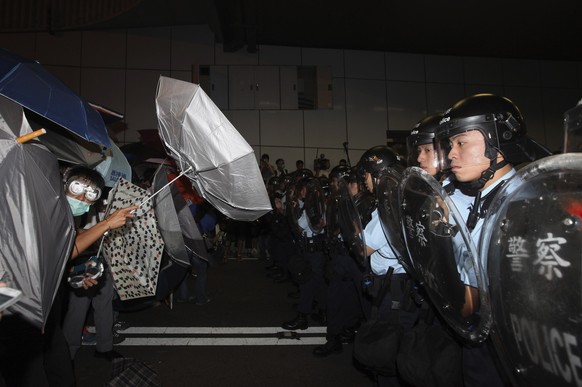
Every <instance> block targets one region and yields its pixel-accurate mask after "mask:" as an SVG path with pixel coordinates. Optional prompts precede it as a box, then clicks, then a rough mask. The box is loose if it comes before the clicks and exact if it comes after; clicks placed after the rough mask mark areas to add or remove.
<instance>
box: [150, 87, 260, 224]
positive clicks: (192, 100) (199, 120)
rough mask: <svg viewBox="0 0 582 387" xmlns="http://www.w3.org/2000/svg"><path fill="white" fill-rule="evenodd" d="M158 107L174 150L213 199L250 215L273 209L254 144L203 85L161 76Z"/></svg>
mask: <svg viewBox="0 0 582 387" xmlns="http://www.w3.org/2000/svg"><path fill="white" fill-rule="evenodd" d="M156 111H157V115H158V124H159V125H158V126H159V128H158V129H159V132H160V137H161V138H162V140H163V142H164V144H165V145H166V148H167V150H168V152H169V154H170V156H172V158H174V159H175V160H176V162H177V164H178V165H179V166H180V169H182V171H186V170H189V171H188V172H187V173H186V175H187V176H188V177H189V178H190V179H191V180H192V181H193V183H194V185H195V187H196V190H197V191H198V192H199V193H200V194H201V195H202V196H203V197H204V198H205V199H206V200H208V202H210V204H212V205H213V206H214V207H215V208H216V209H218V210H219V211H220V212H222V213H223V214H225V215H226V216H228V217H230V218H232V219H237V220H246V221H252V220H255V219H257V218H259V217H261V216H262V215H263V214H265V213H267V212H268V211H270V210H271V203H270V201H269V196H268V194H267V189H266V187H265V184H264V182H263V179H262V177H261V173H260V171H259V166H258V163H257V160H256V158H255V155H254V151H253V148H251V146H250V145H249V144H248V143H247V142H246V141H245V139H244V138H243V137H242V136H241V135H240V133H239V132H238V131H237V130H236V129H235V127H234V126H233V125H232V124H231V123H230V122H229V121H228V119H227V118H226V117H225V116H224V114H222V112H221V111H220V109H218V107H217V106H216V105H215V104H214V103H213V102H212V100H211V99H210V98H209V97H208V96H207V95H206V93H204V91H203V90H202V88H201V87H200V86H199V85H195V84H193V83H189V82H184V81H180V80H176V79H172V78H168V77H163V76H161V77H160V79H159V82H158V90H157V93H156Z"/></svg>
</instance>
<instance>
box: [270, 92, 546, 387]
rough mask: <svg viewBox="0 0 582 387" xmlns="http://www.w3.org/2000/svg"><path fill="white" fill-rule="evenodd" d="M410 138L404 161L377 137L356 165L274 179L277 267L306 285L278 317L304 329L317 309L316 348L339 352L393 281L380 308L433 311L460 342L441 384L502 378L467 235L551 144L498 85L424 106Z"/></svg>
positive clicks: (388, 381)
mask: <svg viewBox="0 0 582 387" xmlns="http://www.w3.org/2000/svg"><path fill="white" fill-rule="evenodd" d="M407 145H408V167H410V168H408V169H406V170H405V168H406V163H405V162H404V160H403V159H402V158H401V156H399V155H398V154H397V153H396V152H394V151H393V150H392V149H391V148H389V147H386V146H376V147H373V148H370V149H369V150H367V151H366V152H364V154H363V155H362V157H361V158H360V161H359V162H358V164H357V165H356V166H353V167H347V166H337V167H335V168H333V169H332V171H331V172H330V174H329V178H321V177H320V178H317V177H314V176H313V175H312V173H311V172H310V171H309V170H306V169H303V170H301V171H297V172H296V173H294V174H292V175H286V176H279V177H273V178H271V179H270V180H269V182H268V192H269V195H270V198H271V201H272V205H273V209H274V210H273V211H272V212H271V213H270V214H268V215H266V217H265V220H266V222H267V223H268V224H269V227H270V238H269V245H268V249H269V252H270V255H271V257H273V259H274V266H275V267H277V268H279V269H280V270H282V272H283V273H286V274H287V273H288V274H289V275H290V276H291V278H292V279H293V281H294V282H295V283H296V284H297V285H298V287H299V294H298V298H299V300H298V304H297V315H296V316H295V318H293V319H291V320H289V321H286V322H284V323H283V324H282V327H283V328H284V329H286V330H293V331H294V330H304V329H306V328H307V327H308V325H309V317H310V316H319V317H320V319H319V321H320V322H321V321H324V322H326V324H327V335H326V339H327V342H326V343H325V344H324V345H322V346H319V347H317V348H315V350H314V352H313V353H314V355H316V356H328V355H330V354H332V353H336V352H340V351H342V348H343V344H345V343H348V342H350V341H353V340H354V335H357V330H358V327H359V326H360V324H361V323H362V322H363V321H366V320H367V319H369V318H370V314H371V310H372V304H373V302H374V297H377V296H378V293H379V289H384V288H383V287H382V284H385V283H388V284H389V291H388V292H387V294H386V297H384V298H383V299H382V302H381V304H380V305H378V307H377V316H378V317H379V319H381V320H391V321H394V317H395V316H396V321H398V322H399V323H400V324H401V325H402V327H403V329H404V330H410V329H411V328H412V327H413V326H414V325H415V324H416V323H417V322H418V320H419V318H422V317H421V316H426V313H424V312H425V311H426V310H430V311H433V312H435V311H436V312H435V313H436V316H437V318H436V319H434V322H431V324H433V325H435V326H438V327H439V329H440V330H441V332H444V333H445V334H447V335H448V334H450V335H451V337H452V338H453V339H454V340H455V342H456V343H457V344H458V348H459V352H461V351H462V362H460V363H459V364H458V367H459V372H458V374H456V375H458V378H455V377H454V376H453V377H451V378H449V379H448V380H447V381H446V385H449V386H454V385H459V386H463V385H464V386H467V387H469V386H487V387H492V386H503V385H507V384H509V381H508V380H507V378H506V377H505V376H504V374H503V372H502V368H501V366H500V364H499V360H498V357H497V356H496V353H495V351H494V350H493V349H492V348H491V345H490V340H489V338H488V334H487V330H486V329H482V330H480V331H479V332H477V330H478V329H477V328H479V327H480V324H482V320H483V318H482V314H483V313H485V308H486V306H487V305H485V304H486V303H484V302H483V298H482V297H483V294H480V291H479V289H483V288H486V283H487V281H486V279H484V278H485V277H486V273H483V272H482V271H483V270H481V268H482V267H486V266H487V265H486V263H483V262H481V263H477V264H476V261H475V260H474V259H475V256H477V254H475V253H474V252H473V251H472V250H471V243H473V244H475V245H477V244H478V243H479V237H480V234H481V229H482V226H483V219H484V217H485V215H486V213H487V209H488V206H489V205H490V203H491V200H492V198H493V197H494V196H495V194H496V193H497V192H498V190H499V187H502V186H503V185H504V183H505V181H507V179H509V178H511V177H512V176H513V175H515V173H516V172H515V169H514V167H513V166H514V165H518V164H522V163H524V162H530V161H534V160H536V159H538V158H540V157H543V156H547V155H549V154H550V152H549V151H547V149H545V148H544V147H542V146H540V145H539V144H537V143H535V142H534V141H532V140H531V139H529V138H528V137H527V136H526V130H525V123H524V121H523V117H522V115H521V113H520V112H519V109H518V108H517V106H515V104H514V103H513V102H512V101H510V100H509V99H507V98H505V97H500V96H496V95H492V94H478V95H474V96H471V97H469V98H465V99H463V100H461V101H459V102H457V103H456V104H454V105H453V106H452V107H451V108H450V109H448V110H447V111H446V112H445V113H442V114H441V113H439V114H433V115H430V116H428V117H425V118H424V119H422V120H421V121H419V122H418V124H417V125H416V126H415V127H414V129H413V130H412V132H411V134H410V136H409V137H408V144H407ZM414 167H416V168H414ZM403 186H404V187H403ZM443 192H445V193H443ZM451 203H452V205H451ZM427 206H428V207H427ZM427 208H429V209H428V210H427ZM427 229H431V230H432V231H433V232H432V234H430V233H429V234H427V232H428V230H427ZM459 230H460V231H461V232H459ZM463 231H464V232H465V234H463ZM460 235H462V236H463V238H465V239H463V238H461V236H460ZM443 236H444V237H443ZM466 239H470V240H471V241H472V242H467V240H466ZM388 276H389V278H388ZM481 293H483V292H481ZM421 312H423V313H421ZM324 316H325V318H324ZM431 321H433V320H431ZM476 327H477V328H476ZM483 332H484V333H483ZM437 355H438V354H437ZM364 366H365V365H364ZM437 372H438V371H437ZM461 375H462V376H461ZM402 376H403V375H400V374H398V373H396V374H394V375H381V374H376V375H375V380H376V382H377V384H378V385H380V386H401V385H403V386H405V385H412V384H413V383H414V382H413V381H411V380H410V379H408V380H405V379H403V377H402ZM438 380H440V379H439V378H437V377H435V378H434V379H433V380H432V381H426V382H423V383H425V384H422V383H421V384H416V385H439V382H438ZM411 383H412V384H411ZM440 383H441V384H440V385H443V384H442V383H445V382H440Z"/></svg>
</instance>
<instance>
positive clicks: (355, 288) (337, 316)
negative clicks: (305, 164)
mask: <svg viewBox="0 0 582 387" xmlns="http://www.w3.org/2000/svg"><path fill="white" fill-rule="evenodd" d="M349 178H350V168H349V167H347V166H337V167H335V168H333V169H332V170H331V172H330V174H329V195H328V199H327V206H326V218H327V250H328V265H327V270H326V280H327V282H328V287H327V333H326V340H327V341H326V343H325V344H324V345H322V346H318V347H316V348H315V349H314V350H313V354H314V355H315V356H318V357H325V356H328V355H330V354H332V353H338V352H341V351H342V347H343V344H344V343H348V342H350V341H352V340H353V336H354V334H355V329H356V328H357V325H358V324H359V322H360V321H361V319H362V318H363V312H362V306H361V303H360V298H361V283H362V272H361V270H360V268H359V267H358V265H357V263H356V261H355V260H354V259H352V257H351V256H350V253H349V251H348V249H347V247H346V245H345V243H344V240H343V238H342V236H341V232H340V231H341V230H340V229H341V226H340V224H339V219H338V218H339V203H338V202H339V200H341V199H340V198H341V194H340V192H339V191H340V189H345V190H349V188H348V184H349ZM340 187H341V188H340Z"/></svg>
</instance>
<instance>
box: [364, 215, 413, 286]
mask: <svg viewBox="0 0 582 387" xmlns="http://www.w3.org/2000/svg"><path fill="white" fill-rule="evenodd" d="M364 238H365V242H366V245H367V246H368V247H370V248H371V249H372V250H376V251H374V253H372V255H371V256H370V266H371V268H372V272H373V273H374V274H376V275H384V274H386V273H387V272H388V268H389V267H390V266H392V267H393V268H394V274H400V273H406V271H405V270H404V268H403V267H402V265H401V264H400V262H398V259H396V255H395V254H394V251H393V250H392V247H391V246H390V243H389V242H388V240H387V239H386V236H385V235H384V230H383V229H382V224H381V223H380V217H379V216H378V209H375V210H374V212H373V213H372V219H371V220H370V222H369V223H368V225H367V226H366V228H365V229H364Z"/></svg>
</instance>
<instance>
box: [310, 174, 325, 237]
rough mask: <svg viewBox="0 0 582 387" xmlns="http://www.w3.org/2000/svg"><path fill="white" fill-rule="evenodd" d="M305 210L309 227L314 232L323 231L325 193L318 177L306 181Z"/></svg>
mask: <svg viewBox="0 0 582 387" xmlns="http://www.w3.org/2000/svg"><path fill="white" fill-rule="evenodd" d="M306 188H307V192H306V194H305V212H306V213H307V221H308V222H309V227H310V228H311V230H312V231H313V233H315V234H319V233H321V232H322V231H323V229H324V228H325V225H326V219H325V194H324V192H323V188H322V186H321V182H320V180H318V179H309V180H308V181H307V183H306Z"/></svg>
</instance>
